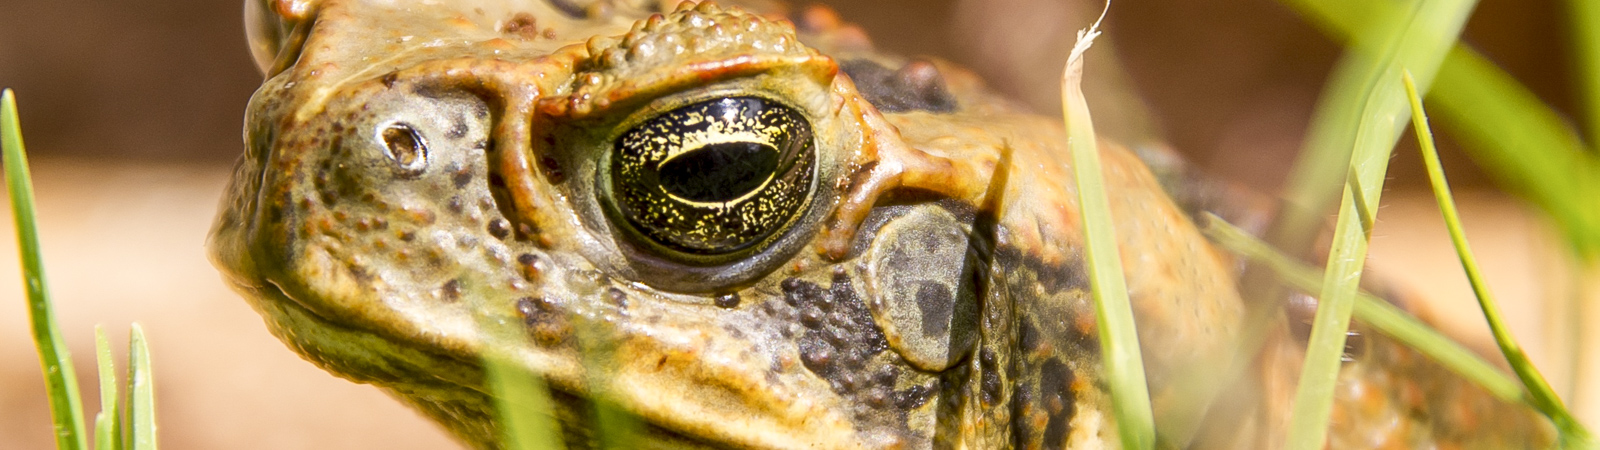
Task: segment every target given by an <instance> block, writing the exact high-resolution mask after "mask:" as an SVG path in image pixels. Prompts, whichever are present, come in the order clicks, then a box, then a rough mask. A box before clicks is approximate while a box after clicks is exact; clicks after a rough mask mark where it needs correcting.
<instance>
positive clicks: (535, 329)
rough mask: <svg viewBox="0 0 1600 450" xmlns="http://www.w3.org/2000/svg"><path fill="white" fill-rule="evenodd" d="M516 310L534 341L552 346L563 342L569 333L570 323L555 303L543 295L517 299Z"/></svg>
mask: <svg viewBox="0 0 1600 450" xmlns="http://www.w3.org/2000/svg"><path fill="white" fill-rule="evenodd" d="M517 312H518V313H521V314H522V324H523V325H524V326H526V327H527V328H528V333H529V334H531V335H533V338H534V340H535V341H537V342H538V343H539V344H541V345H546V346H553V345H557V344H562V343H565V342H566V341H567V340H568V338H569V336H570V335H571V329H572V328H571V325H570V324H568V323H567V318H566V316H565V315H564V314H562V312H561V311H560V310H558V309H557V308H556V305H555V303H553V302H551V301H550V300H549V299H546V298H543V297H523V298H520V299H517Z"/></svg>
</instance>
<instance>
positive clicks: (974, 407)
mask: <svg viewBox="0 0 1600 450" xmlns="http://www.w3.org/2000/svg"><path fill="white" fill-rule="evenodd" d="M729 3H741V4H743V5H741V6H738V7H735V6H731V5H730V6H728V7H721V6H718V5H715V4H712V3H710V2H705V3H698V4H697V3H692V2H682V3H680V2H675V1H670V0H661V1H656V0H632V1H629V0H617V1H580V0H539V1H532V0H530V1H521V2H513V1H504V0H457V1H424V0H417V1H407V0H269V1H263V2H252V3H251V6H249V7H248V12H247V20H248V21H249V22H250V26H251V36H252V44H253V46H254V47H253V50H254V51H255V55H256V57H257V60H258V62H260V64H261V67H262V68H263V70H264V71H265V72H266V73H267V79H266V81H265V83H264V85H263V86H262V87H261V89H260V90H259V91H257V92H256V94H255V96H254V97H253V98H252V99H251V102H250V106H249V109H248V111H247V116H246V130H245V132H246V133H245V134H246V150H245V154H244V155H243V157H241V158H240V160H239V163H238V165H237V168H236V170H235V174H234V178H233V181H232V183H231V185H230V186H229V188H228V189H227V192H226V194H225V197H224V199H223V207H222V209H221V212H220V213H219V216H218V218H217V221H216V224H215V226H214V229H213V231H212V235H211V247H210V248H211V253H212V257H213V259H214V260H215V261H216V263H217V265H218V266H219V267H220V268H221V269H222V271H223V273H224V274H225V278H226V279H227V280H228V281H229V282H230V284H231V285H232V286H233V287H234V288H235V289H236V290H238V291H239V292H240V293H242V294H243V295H244V296H245V297H246V298H247V299H248V300H249V301H250V302H251V303H252V304H253V305H254V307H255V308H256V309H257V310H258V311H259V312H260V313H261V314H262V316H263V317H264V318H265V319H266V322H267V325H268V328H269V329H271V330H272V332H274V333H275V334H276V335H277V336H278V337H279V338H281V339H282V340H283V341H284V342H285V343H286V344H288V345H289V346H290V347H292V348H293V349H294V350H295V351H297V352H299V353H300V354H301V355H303V356H304V357H306V358H307V359H309V360H311V361H312V362H314V363H316V364H318V365H319V366H321V367H323V368H325V369H327V370H329V371H330V372H333V373H335V374H337V375H339V376H342V377H345V378H347V379H350V380H353V381H357V382H362V383H371V384H374V385H377V386H380V387H381V388H383V389H385V390H387V391H389V392H391V393H393V394H395V395H396V396H397V397H399V398H401V399H403V400H404V401H405V402H407V403H409V404H410V405H411V406H413V407H415V408H416V409H418V410H419V411H421V412H423V413H424V414H426V415H428V416H429V417H431V418H433V419H434V420H436V421H438V422H439V423H441V424H443V425H444V426H445V427H446V428H448V429H449V430H450V431H451V432H452V433H454V434H455V435H456V436H457V437H459V438H460V439H461V440H462V441H463V442H464V443H466V444H468V445H470V446H472V447H476V448H486V449H489V448H501V446H502V443H501V442H500V437H501V435H502V434H501V430H500V424H499V422H498V420H497V418H496V414H495V413H494V411H495V410H494V403H493V399H492V396H491V394H490V389H489V388H488V387H486V385H485V381H484V380H485V370H484V363H483V360H484V356H485V355H487V354H490V353H494V354H497V355H503V357H504V358H507V360H508V361H511V362H512V363H513V364H514V365H516V366H517V367H521V368H523V369H526V370H527V371H529V372H531V373H533V374H536V375H538V376H540V377H542V378H543V379H544V380H546V381H547V383H548V385H549V386H550V388H551V391H552V396H553V397H554V399H555V404H556V407H555V408H554V410H552V411H550V413H551V414H553V415H554V416H555V417H557V418H559V419H560V424H561V428H562V430H563V433H564V437H565V439H566V442H567V443H568V444H569V445H570V446H575V447H587V446H591V445H594V443H595V442H596V441H595V440H596V436H594V431H593V430H594V428H593V425H592V422H593V421H592V417H593V410H594V405H595V403H594V402H595V401H596V400H597V399H603V400H604V401H605V402H608V404H611V405H615V407H616V408H618V409H619V410H621V411H623V412H625V413H626V414H627V415H629V416H632V417H635V418H637V419H638V420H639V422H640V423H642V424H643V425H642V426H641V428H640V430H639V432H640V433H643V434H644V435H645V437H646V438H645V439H642V440H640V441H638V442H639V443H640V445H645V446H649V447H660V448H680V447H687V448H699V447H737V448H838V449H851V448H906V449H909V448H935V447H937V448H1101V447H1108V446H1115V445H1116V444H1115V442H1116V441H1115V432H1114V426H1115V425H1114V423H1113V420H1112V418H1111V416H1110V415H1109V410H1108V406H1107V404H1108V403H1107V397H1108V394H1107V393H1106V390H1105V386H1104V384H1103V382H1102V381H1101V380H1100V379H1099V377H1100V375H1099V373H1100V368H1099V356H1098V352H1099V344H1098V343H1097V342H1096V333H1097V331H1096V330H1095V322H1094V313H1093V309H1092V306H1091V304H1090V297H1089V291H1088V289H1089V288H1088V285H1087V283H1086V281H1085V275H1086V274H1085V269H1084V262H1083V258H1082V255H1083V254H1082V248H1083V246H1082V236H1081V233H1080V231H1079V230H1080V228H1079V227H1080V225H1079V223H1080V222H1079V209H1078V206H1077V202H1076V193H1075V191H1074V185H1073V183H1072V181H1071V178H1070V176H1071V171H1070V170H1069V166H1068V164H1069V163H1068V161H1069V158H1068V156H1067V155H1066V153H1065V152H1066V150H1065V148H1066V147H1065V144H1066V140H1067V139H1066V135H1065V134H1064V132H1063V131H1062V128H1061V126H1060V124H1059V122H1057V121H1056V120H1054V119H1049V118H1046V117H1043V116H1039V115H1035V114H1033V113H1030V112H1028V111H1025V110H1023V109H1022V108H1019V107H1017V106H1014V104H1013V103H1011V102H1009V101H1007V100H1005V99H1003V98H1001V97H999V96H997V95H996V94H994V93H992V92H990V91H989V90H987V88H986V87H985V86H984V84H983V83H982V82H981V81H980V80H978V79H976V77H975V76H974V75H972V74H970V73H969V72H966V71H965V70H963V69H961V68H959V67H954V66H952V65H950V64H948V63H945V62H942V61H939V60H930V59H906V58H901V57H896V56H892V55H885V54H881V53H878V52H876V51H874V50H873V48H872V47H871V44H870V42H869V41H868V40H867V39H866V38H865V36H864V35H863V34H862V33H861V32H860V30H859V29H857V28H855V27H853V26H851V25H848V24H845V23H843V22H840V21H839V20H838V19H837V18H836V17H834V16H833V15H832V14H830V13H829V12H828V11H826V10H823V9H802V10H789V9H787V8H786V7H785V6H783V5H778V4H774V3H772V2H766V1H749V2H729ZM746 3H747V4H746ZM1101 147H1102V150H1101V152H1102V153H1103V158H1104V160H1105V162H1106V164H1107V167H1106V170H1105V176H1106V179H1107V182H1108V185H1109V189H1110V192H1111V193H1112V212H1113V213H1114V216H1115V224H1116V227H1117V229H1118V233H1119V234H1118V236H1119V239H1120V241H1121V244H1120V245H1121V252H1122V257H1123V261H1124V264H1125V266H1126V272H1127V274H1128V283H1129V290H1130V292H1131V295H1132V302H1133V307H1134V311H1135V314H1136V317H1137V320H1138V326H1139V328H1138V329H1139V339H1140V341H1141V346H1142V348H1143V356H1144V361H1145V364H1146V368H1147V371H1148V373H1149V388H1150V392H1151V394H1152V398H1153V405H1154V408H1155V411H1156V421H1157V424H1158V428H1159V430H1158V431H1159V432H1160V435H1161V439H1162V441H1163V442H1165V443H1167V444H1168V445H1174V446H1177V445H1185V443H1188V445H1192V446H1195V447H1215V448H1260V447H1270V446H1275V445H1277V444H1278V443H1281V442H1282V435H1281V434H1280V433H1281V430H1282V429H1283V428H1284V427H1283V425H1284V423H1285V422H1284V419H1285V418H1286V416H1287V410H1288V408H1287V405H1286V403H1287V400H1286V399H1287V398H1288V393H1289V392H1291V391H1292V384H1293V380H1294V379H1295V376H1296V374H1295V372H1296V371H1297V370H1298V366H1299V359H1298V358H1299V357H1300V354H1299V351H1300V350H1299V347H1297V345H1299V343H1297V342H1295V341H1294V339H1293V337H1292V334H1291V333H1289V332H1287V331H1285V330H1286V329H1287V328H1288V326H1287V325H1285V324H1282V323H1279V324H1276V325H1271V324H1269V325H1271V326H1269V327H1268V328H1269V329H1270V330H1272V331H1269V332H1268V333H1267V335H1268V338H1267V343H1266V344H1264V345H1260V346H1257V347H1242V346H1241V342H1240V341H1241V336H1243V335H1244V330H1245V328H1246V324H1245V323H1244V321H1245V317H1246V314H1245V311H1246V308H1245V304H1244V303H1243V302H1242V301H1241V300H1240V297H1239V294H1238V293H1237V289H1236V287H1235V278H1236V275H1237V273H1236V272H1237V265H1236V262H1234V261H1233V260H1232V259H1231V258H1230V257H1229V256H1228V255H1226V254H1223V253H1222V252H1221V251H1219V250H1218V249H1217V248H1215V247H1213V245H1212V244H1210V243H1209V242H1207V241H1206V240H1205V239H1204V238H1203V237H1202V236H1201V234H1200V233H1199V232H1198V231H1197V229H1196V226H1195V222H1194V220H1193V217H1192V216H1191V214H1190V212H1191V210H1192V209H1194V208H1191V206H1193V205H1192V203H1193V202H1188V201H1185V202H1183V203H1179V202H1175V201H1174V200H1173V197H1169V195H1168V194H1167V193H1165V191H1163V189H1162V188H1161V183H1160V181H1162V179H1158V177H1157V176H1156V175H1154V174H1153V173H1152V171H1151V170H1150V169H1149V168H1148V166H1147V165H1146V164H1145V163H1144V162H1142V160H1141V159H1140V158H1139V157H1137V156H1135V153H1134V152H1132V151H1130V150H1128V149H1125V148H1123V147H1121V146H1118V145H1117V144H1115V143H1111V142H1104V143H1103V144H1102V145H1101ZM1191 197H1193V196H1192V195H1186V196H1184V197H1181V198H1191ZM1274 317H1276V318H1275V319H1273V320H1275V321H1277V322H1287V321H1288V319H1286V318H1284V317H1283V315H1282V314H1278V315H1276V316H1274ZM504 329H510V330H511V332H510V333H508V334H496V332H494V331H493V330H504ZM1364 342H1365V343H1364V344H1363V345H1365V346H1367V347H1368V348H1367V349H1366V350H1365V351H1363V352H1360V353H1359V354H1357V355H1355V356H1354V359H1352V360H1351V361H1350V362H1348V363H1346V365H1345V366H1344V369H1343V375H1342V380H1343V381H1342V382H1341V390H1340V392H1339V395H1338V399H1339V403H1338V405H1337V406H1336V410H1335V421H1334V424H1333V425H1332V427H1333V429H1334V433H1333V434H1332V437H1331V438H1330V441H1329V442H1330V444H1331V445H1333V446H1335V447H1368V446H1377V445H1395V446H1400V447H1417V446H1426V445H1432V444H1459V445H1467V446H1489V447H1495V448H1503V447H1504V446H1506V445H1535V444H1534V443H1533V442H1537V440H1538V439H1544V438H1545V437H1544V436H1545V435H1546V433H1547V431H1545V430H1544V428H1540V427H1541V424H1539V423H1537V421H1536V420H1535V419H1533V418H1532V415H1531V414H1530V413H1529V412H1528V411H1527V410H1526V408H1523V407H1520V406H1506V405H1501V404H1498V403H1496V402H1495V401H1494V400H1492V399H1491V398H1489V397H1488V396H1487V395H1484V394H1483V393H1481V392H1479V391H1477V390H1476V388H1474V387H1472V386H1471V385H1468V384H1465V383H1463V382H1461V381H1459V380H1456V379H1454V378H1452V377H1449V376H1448V375H1445V374H1444V373H1443V371H1442V370H1441V369H1439V368H1437V367H1436V366H1434V365H1432V364H1431V363H1429V362H1427V361H1426V360H1422V359H1420V358H1419V357H1418V356H1416V355H1415V354H1414V353H1411V352H1409V351H1407V350H1405V349H1404V348H1400V347H1398V346H1396V345H1394V344H1392V343H1389V342H1388V341H1386V340H1383V339H1382V338H1381V337H1376V336H1374V337H1372V338H1370V339H1368V340H1366V341H1364ZM1239 348H1259V349H1260V350H1252V352H1253V353H1250V354H1243V355H1241V354H1236V353H1238V350H1237V349H1239ZM1235 360H1240V361H1253V365H1251V366H1250V367H1251V368H1250V369H1249V370H1248V371H1247V373H1246V374H1244V375H1242V376H1240V377H1239V378H1238V379H1233V378H1227V377H1224V376H1223V373H1222V372H1219V371H1218V370H1215V368H1217V367H1225V366H1227V364H1226V362H1229V361H1235ZM1530 439H1531V441H1530Z"/></svg>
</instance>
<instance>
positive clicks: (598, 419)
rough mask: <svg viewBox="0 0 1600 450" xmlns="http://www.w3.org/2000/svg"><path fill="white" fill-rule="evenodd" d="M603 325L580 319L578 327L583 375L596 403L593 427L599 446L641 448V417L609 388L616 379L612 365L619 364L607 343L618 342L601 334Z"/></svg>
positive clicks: (592, 400)
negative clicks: (615, 396) (639, 418)
mask: <svg viewBox="0 0 1600 450" xmlns="http://www.w3.org/2000/svg"><path fill="white" fill-rule="evenodd" d="M600 328H601V327H595V326H587V324H585V323H584V322H582V321H579V322H578V330H577V335H578V342H579V345H580V346H581V349H582V352H583V369H584V377H585V378H586V382H587V383H588V384H589V393H590V396H591V402H592V404H593V406H594V428H595V434H596V436H597V437H598V438H599V439H598V440H599V446H600V447H599V448H602V449H633V448H639V446H640V442H639V439H640V434H639V426H640V424H639V420H638V418H637V417H634V416H633V415H631V414H628V413H627V412H626V411H624V410H623V409H622V407H621V406H620V405H618V404H617V403H616V402H614V401H612V400H611V398H612V397H611V395H610V393H609V392H608V391H609V390H610V387H611V386H612V382H613V380H612V378H611V371H610V368H612V367H616V366H617V363H616V360H615V359H614V358H615V355H616V352H615V348H614V346H612V345H607V343H609V342H615V339H606V337H605V336H602V335H601V333H602V332H601V331H600Z"/></svg>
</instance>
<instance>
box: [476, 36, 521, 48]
mask: <svg viewBox="0 0 1600 450" xmlns="http://www.w3.org/2000/svg"><path fill="white" fill-rule="evenodd" d="M483 46H484V47H486V48H491V49H495V50H511V49H514V48H517V46H516V45H514V44H512V43H511V41H507V40H505V39H501V38H494V39H490V40H487V41H483Z"/></svg>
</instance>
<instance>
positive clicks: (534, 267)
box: [517, 253, 543, 281]
mask: <svg viewBox="0 0 1600 450" xmlns="http://www.w3.org/2000/svg"><path fill="white" fill-rule="evenodd" d="M517 266H519V267H521V268H522V278H523V279H525V280H528V281H538V280H539V276H540V274H541V273H542V272H543V271H542V270H541V269H540V267H539V256H538V255H534V254H532V253H523V254H520V255H517Z"/></svg>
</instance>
